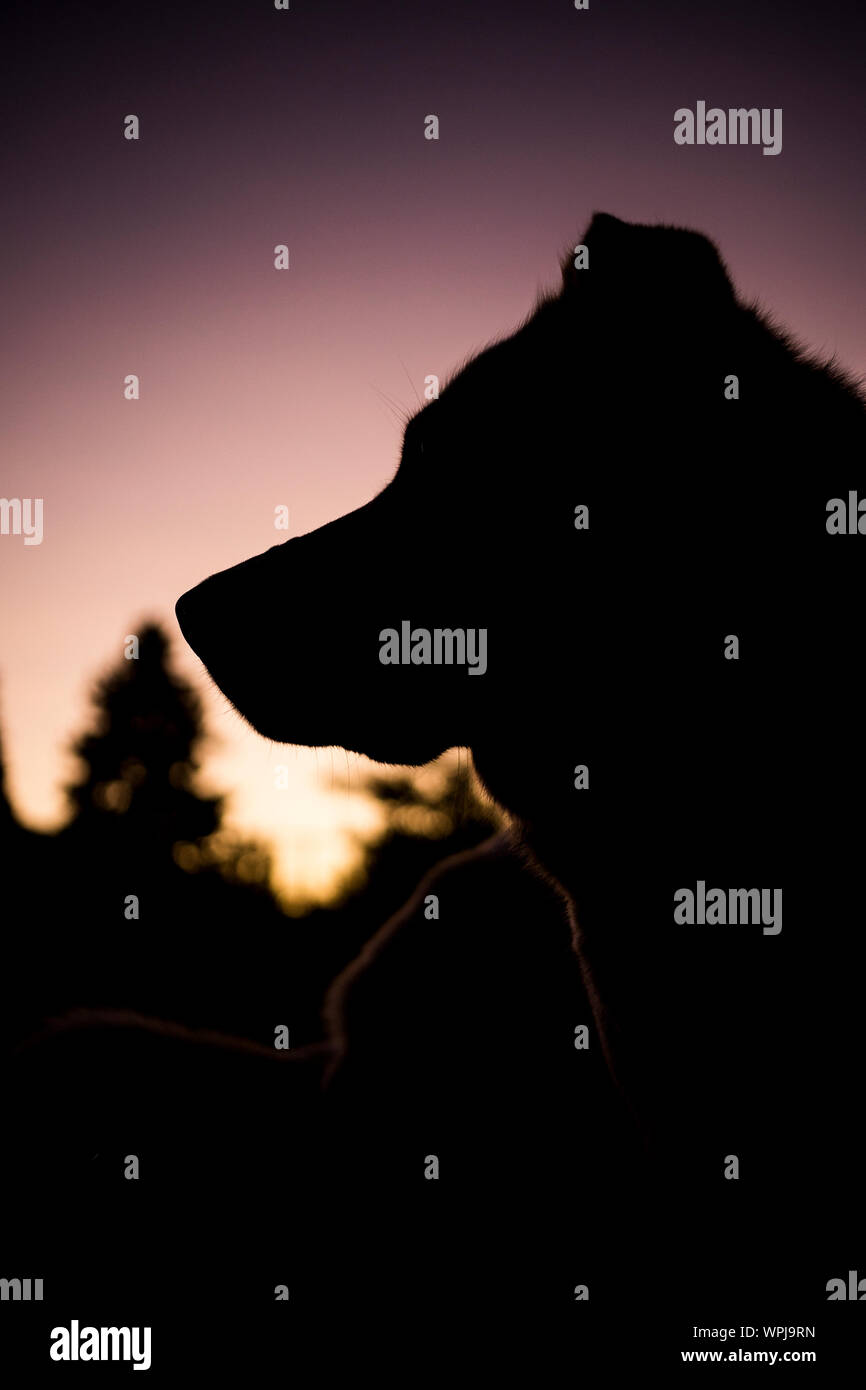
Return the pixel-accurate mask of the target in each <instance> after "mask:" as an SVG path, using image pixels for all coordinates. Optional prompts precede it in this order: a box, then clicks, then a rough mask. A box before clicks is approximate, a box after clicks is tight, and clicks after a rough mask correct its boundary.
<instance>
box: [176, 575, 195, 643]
mask: <svg viewBox="0 0 866 1390" xmlns="http://www.w3.org/2000/svg"><path fill="white" fill-rule="evenodd" d="M194 592H195V591H194V590H193V589H188V590H187V592H186V593H185V594H181V596H180V598H179V599H178V601H177V603H176V604H175V605H174V616H175V617H176V618H177V624H178V627H179V628H180V630H181V632H182V633H183V635H184V637H185V638H186V640H187V642H189V644H190V646H192V639H191V637H190V632H191V629H192V618H193V608H194V606H195V605H194V602H193V597H192V596H193V593H194Z"/></svg>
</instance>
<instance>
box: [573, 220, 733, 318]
mask: <svg viewBox="0 0 866 1390" xmlns="http://www.w3.org/2000/svg"><path fill="white" fill-rule="evenodd" d="M562 281H563V295H564V296H568V295H569V294H572V293H576V292H580V293H581V295H582V296H587V297H588V296H594V297H595V298H599V297H601V296H603V297H604V300H605V301H607V302H611V303H613V302H615V301H616V300H617V299H619V300H621V301H622V302H623V303H626V302H635V301H639V300H643V301H645V302H649V301H656V302H657V303H658V304H659V305H660V306H661V307H663V308H665V309H669V310H671V311H674V312H678V311H686V312H688V313H690V314H694V313H703V312H706V311H708V310H712V308H713V307H714V306H715V307H717V308H721V307H730V306H732V305H733V304H734V302H735V294H734V288H733V286H732V284H731V281H730V279H729V278H728V274H727V271H726V269H725V266H724V264H723V262H722V259H721V257H720V255H719V253H718V251H717V250H716V247H715V246H714V245H713V243H712V242H711V241H710V240H709V238H708V237H705V236H702V235H701V233H700V232H692V231H687V230H685V229H683V228H681V227H670V226H666V225H664V224H660V225H658V226H643V225H641V224H639V223H633V222H623V221H622V220H621V219H620V218H619V217H613V216H611V214H610V213H606V212H597V213H596V214H595V215H594V216H593V218H592V221H591V222H590V224H589V227H588V228H587V230H586V232H585V233H584V236H583V240H582V241H580V242H578V243H577V244H576V245H575V247H574V248H573V250H571V251H570V252H569V253H568V255H567V256H565V258H564V259H563V262H562Z"/></svg>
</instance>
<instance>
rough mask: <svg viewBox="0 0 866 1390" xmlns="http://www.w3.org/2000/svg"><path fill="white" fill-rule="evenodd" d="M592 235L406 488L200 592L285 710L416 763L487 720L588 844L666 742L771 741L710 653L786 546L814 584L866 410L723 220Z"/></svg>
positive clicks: (235, 690)
mask: <svg viewBox="0 0 866 1390" xmlns="http://www.w3.org/2000/svg"><path fill="white" fill-rule="evenodd" d="M581 245H582V247H583V248H584V249H583V250H579V249H578V248H577V247H576V248H575V249H574V251H573V252H572V251H570V252H569V254H568V256H567V257H566V258H565V261H564V264H563V270H562V282H561V285H560V288H559V291H558V293H557V294H555V295H547V296H545V297H543V298H541V300H540V301H539V302H538V304H537V305H536V307H535V310H534V312H533V313H532V314H531V316H530V317H529V318H528V319H527V321H526V322H525V323H524V324H523V325H522V326H521V327H519V328H518V330H517V331H516V332H515V333H514V334H513V335H512V336H511V337H508V338H506V339H505V340H503V341H499V342H496V343H495V344H494V345H493V346H491V347H488V348H487V349H486V350H485V351H483V352H482V353H481V354H480V355H479V356H477V357H476V358H475V359H474V360H472V361H470V362H469V363H468V365H466V366H465V367H464V368H463V369H462V370H461V371H460V372H459V373H458V374H457V375H456V376H454V377H453V379H451V380H450V381H448V382H447V383H446V385H445V386H444V388H443V389H442V391H441V394H440V396H439V398H438V399H437V400H435V401H431V402H430V403H429V404H427V405H426V406H425V407H424V408H423V409H422V410H421V411H420V412H419V413H418V414H417V415H416V416H415V417H414V418H413V419H412V420H411V421H410V422H409V424H408V426H407V427H406V431H405V437H404V440H403V449H402V457H401V460H400V464H399V467H398V469H397V472H396V474H395V476H394V478H393V479H392V481H391V482H390V483H389V484H388V485H387V486H386V487H385V489H384V490H383V491H382V492H381V493H380V494H379V495H378V496H377V497H375V498H374V499H373V500H372V501H370V502H368V503H367V504H366V505H365V506H362V507H360V508H359V509H358V510H357V511H355V512H352V513H351V514H350V515H347V516H344V517H342V518H341V519H339V520H337V521H334V522H331V523H330V524H328V525H326V526H323V527H321V528H319V529H318V530H316V531H314V532H311V533H310V534H307V535H304V536H298V537H295V538H293V539H291V540H288V541H286V542H285V543H284V544H282V545H277V546H274V547H272V548H271V549H270V550H268V551H266V552H265V553H264V554H262V555H259V556H256V557H255V558H253V559H249V560H246V561H244V562H243V563H242V564H239V565H236V566H234V567H233V568H231V569H228V570H225V571H223V572H221V573H219V574H215V575H214V576H212V577H211V578H209V579H206V580H205V581H204V582H203V583H201V584H199V585H198V586H197V587H196V588H194V589H192V590H191V591H190V592H189V593H187V594H185V595H184V596H183V597H182V598H181V599H180V600H179V602H178V604H177V616H178V621H179V623H180V626H181V629H182V631H183V633H184V636H185V637H186V639H187V640H188V642H189V643H190V645H191V646H192V647H193V649H194V650H195V651H196V652H197V654H198V655H199V656H200V657H201V659H202V661H203V662H204V664H205V666H206V667H207V669H208V671H209V673H210V675H211V676H212V677H213V679H214V681H215V682H216V684H217V685H218V686H219V687H220V689H221V690H222V691H223V692H224V693H225V695H226V696H227V697H228V698H229V700H231V702H232V703H233V704H234V705H235V706H236V707H237V709H238V710H239V711H240V713H241V714H242V715H243V716H245V718H246V719H247V720H248V721H249V722H250V723H251V724H252V725H253V727H254V728H255V729H257V730H258V731H259V732H260V733H262V734H263V735H265V736H267V737H269V738H271V739H274V740H276V741H278V742H292V743H296V744H306V745H309V746H320V745H333V744H336V745H341V746H343V747H346V748H348V749H351V750H354V751H357V752H361V753H365V754H367V755H368V756H370V757H371V758H373V759H375V760H378V761H382V762H391V763H404V764H416V765H417V764H421V763H424V762H426V761H428V760H429V759H432V758H434V757H436V756H437V755H438V754H440V753H441V752H442V751H443V750H445V749H446V748H448V747H450V746H453V745H462V746H469V747H471V748H472V750H473V753H474V756H475V762H476V766H477V767H478V770H479V772H480V774H481V776H482V779H483V780H484V781H485V782H486V783H487V785H488V787H489V788H490V790H491V792H492V793H493V795H494V796H496V797H497V799H499V800H500V801H502V802H503V803H504V804H505V805H506V806H507V807H509V809H511V810H512V811H513V812H514V813H516V814H517V815H518V816H519V817H520V818H521V819H522V820H523V821H524V822H525V823H526V825H527V826H528V827H533V826H534V827H535V828H536V829H539V828H541V829H542V830H543V828H544V827H547V829H548V831H549V832H550V834H551V835H552V836H553V837H555V838H557V839H562V838H563V832H565V836H564V838H565V847H564V848H565V857H568V855H569V854H570V850H569V849H568V846H570V845H571V844H572V835H573V832H574V830H575V829H579V830H580V831H581V833H584V832H585V833H586V834H590V833H593V834H594V830H592V828H593V827H599V828H600V829H599V834H601V835H603V836H604V835H610V834H617V835H619V836H620V837H621V835H622V832H623V825H624V821H625V820H628V821H629V823H630V824H631V825H632V826H633V827H634V828H635V829H636V828H637V827H638V826H639V825H640V824H641V823H643V824H645V823H646V818H647V817H648V816H649V817H652V816H653V815H655V814H656V811H657V805H658V803H657V796H658V788H657V786H656V785H655V783H654V779H653V777H652V776H646V775H642V772H643V771H645V770H646V768H647V765H648V762H649V761H651V760H652V759H653V758H654V757H656V756H657V755H658V753H659V750H660V748H662V747H664V749H665V756H666V758H667V764H666V766H667V774H666V782H667V784H668V785H669V786H676V787H677V788H678V793H677V794H678V796H679V797H680V798H681V800H682V804H683V805H685V804H687V802H688V797H689V794H690V791H694V790H695V789H696V788H698V787H700V788H703V787H705V786H706V785H707V779H708V778H709V779H710V782H711V781H712V779H713V777H715V776H719V775H722V774H724V773H725V772H727V773H731V771H732V764H731V759H733V760H734V767H733V771H734V772H735V771H736V767H739V766H741V765H742V761H743V759H744V758H746V757H753V756H754V754H755V752H756V740H755V738H754V737H753V736H751V735H749V734H748V732H747V731H745V725H744V720H745V723H746V724H747V725H748V724H749V721H750V720H751V721H752V724H753V723H754V720H753V714H754V711H752V710H750V712H749V713H748V715H747V714H746V713H745V712H744V711H743V710H742V709H740V708H739V706H738V703H737V701H738V700H739V699H740V697H741V692H737V691H732V690H730V689H726V690H724V691H723V690H722V689H721V687H719V686H718V684H717V685H716V691H717V694H718V698H719V700H721V701H722V704H721V705H719V707H718V709H717V710H716V712H715V713H713V697H712V694H711V689H712V682H709V683H708V679H707V671H708V669H712V670H714V671H715V670H717V668H718V663H719V661H721V660H722V644H723V639H724V638H725V637H726V636H727V635H728V634H731V633H737V632H741V629H748V628H749V626H750V624H751V625H753V626H754V625H755V624H757V627H758V628H760V626H761V623H762V622H763V621H764V619H765V618H767V620H768V621H769V617H768V615H769V614H770V609H771V606H772V604H773V603H774V602H775V600H776V598H777V585H776V583H775V581H774V579H773V576H778V574H779V573H780V570H781V569H784V570H785V574H786V578H785V584H786V586H787V592H788V594H789V596H791V597H792V601H793V599H794V598H795V597H796V594H797V593H798V592H800V589H805V588H806V587H807V585H808V583H809V582H810V577H813V576H811V571H810V564H811V561H810V558H809V553H804V552H803V549H802V544H803V541H804V537H806V538H809V539H810V540H811V541H814V542H815V544H816V545H817V546H818V548H819V549H820V548H821V546H822V543H823V542H825V541H826V539H827V537H826V533H825V529H824V518H825V503H826V499H827V498H828V497H829V496H832V495H833V494H834V493H835V492H838V493H839V495H841V496H844V495H846V494H845V492H844V491H843V488H847V487H848V484H849V481H850V478H849V473H848V471H846V470H848V469H849V465H850V462H851V460H852V458H854V457H855V455H856V452H857V451H858V450H859V449H860V448H862V442H863V438H864V431H863V407H862V403H861V401H860V400H859V397H858V396H857V394H856V392H855V390H854V389H853V387H851V386H850V385H849V384H848V383H847V382H846V381H845V380H844V378H843V377H842V376H841V374H839V373H837V372H835V371H834V370H832V369H828V368H825V367H821V366H819V365H818V364H816V363H815V362H813V361H811V360H810V359H808V358H806V357H805V356H804V355H803V354H802V353H800V352H799V351H798V350H796V349H795V348H794V347H793V346H792V345H791V343H790V342H789V341H788V339H787V338H785V336H784V335H782V334H780V333H778V332H776V331H775V330H774V329H773V328H772V327H771V326H770V325H769V324H768V323H767V322H766V320H765V319H764V318H762V317H761V316H760V315H759V314H758V313H757V312H756V311H755V310H754V309H753V308H751V307H748V306H746V305H743V304H742V303H741V302H740V301H739V300H738V299H737V297H736V295H735V293H734V290H733V288H732V285H731V283H730V280H729V278H728V275H727V273H726V271H725V269H724V267H723V265H722V262H721V260H720V259H719V256H718V254H717V252H716V249H715V247H714V246H713V245H712V243H711V242H710V241H708V240H707V239H706V238H705V237H703V236H702V235H700V234H698V233H695V232H691V231H685V230H680V229H676V228H672V227H667V226H658V227H656V226H652V227H650V226H639V225H630V224H627V223H625V222H622V221H620V220H618V219H617V218H614V217H610V216H608V215H605V214H601V215H596V216H595V217H594V218H593V220H592V222H591V224H590V226H589V228H588V230H587V232H586V233H585V235H584V238H583V242H582V243H581ZM831 425H832V433H833V439H834V447H833V450H832V455H831V456H830V457H829V458H828V457H826V455H827V452H828V450H827V441H828V437H829V436H830V433H831ZM817 463H820V467H818V466H816V464H817ZM794 477H796V478H797V479H798V481H797V486H796V487H793V486H792V485H791V484H792V479H793V478H794ZM807 550H808V547H807ZM795 554H796V560H794V559H793V557H794V555H795ZM821 554H822V555H823V554H824V551H823V550H822V551H821ZM798 585H799V586H800V588H798ZM776 628H778V624H776ZM762 630H763V629H762ZM774 630H775V629H774ZM741 640H742V632H741ZM771 646H772V641H771ZM773 649H774V650H775V648H773ZM766 650H767V649H766V648H765V649H764V651H765V655H766ZM714 663H715V665H714ZM722 707H723V708H724V713H723V714H720V713H719V710H721V709H722ZM707 721H709V722H710V723H711V724H712V723H713V722H714V721H715V725H716V727H715V745H714V748H713V749H710V750H709V751H707V750H706V749H704V751H703V752H702V755H701V757H700V758H699V759H695V757H694V749H693V743H694V737H693V736H696V734H697V733H698V732H699V730H700V728H702V727H704V726H705V725H706V723H707ZM749 726H750V727H751V725H749ZM704 743H706V740H704ZM758 751H759V753H760V749H759V750H758ZM763 753H764V754H766V755H767V758H768V761H766V762H765V763H764V762H762V760H761V756H759V757H758V769H757V773H756V774H754V775H757V777H758V781H759V783H760V781H761V777H762V776H766V777H770V776H771V775H773V774H774V773H775V771H777V766H776V763H775V762H774V761H773V755H772V754H773V750H772V748H771V747H770V745H767V746H766V747H764V749H763ZM593 761H595V762H596V764H597V765H598V766H597V769H596V770H600V769H601V768H604V769H605V775H604V776H599V777H596V778H595V779H594V782H593V784H592V793H591V798H587V797H586V796H581V795H580V793H579V792H577V791H576V783H575V772H574V769H575V768H576V767H577V766H579V765H589V764H590V763H592V762H593ZM762 768H763V769H764V771H763V773H762ZM590 799H591V808H592V815H591V817H590V818H589V819H587V817H588V811H589V802H590ZM687 830H688V825H687V824H685V825H684V833H686V832H687ZM542 838H543V836H542ZM551 852H553V850H552V851H551ZM560 857H562V856H560ZM561 869H562V865H561V864H560V865H558V867H557V871H558V872H560V871H561Z"/></svg>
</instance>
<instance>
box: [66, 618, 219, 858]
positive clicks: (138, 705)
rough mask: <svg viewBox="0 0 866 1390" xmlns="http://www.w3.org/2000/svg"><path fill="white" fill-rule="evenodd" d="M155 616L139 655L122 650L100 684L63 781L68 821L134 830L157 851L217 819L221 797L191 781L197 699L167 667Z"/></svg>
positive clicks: (201, 834)
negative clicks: (79, 770)
mask: <svg viewBox="0 0 866 1390" xmlns="http://www.w3.org/2000/svg"><path fill="white" fill-rule="evenodd" d="M168 658H169V644H168V639H167V637H166V635H165V633H164V632H163V631H162V630H161V628H159V627H158V626H157V625H156V624H155V623H148V624H147V625H146V626H145V627H144V628H143V629H142V630H141V632H140V634H139V642H138V655H137V658H134V659H129V660H127V659H126V657H122V658H121V660H120V661H119V663H118V665H117V666H116V667H115V669H114V670H113V671H111V672H110V673H109V674H108V675H107V676H105V677H103V678H102V679H101V680H100V681H99V682H98V684H97V686H96V690H95V692H94V705H95V714H96V722H95V728H94V729H92V730H91V731H90V732H88V733H86V734H84V735H83V736H82V737H81V738H79V739H78V740H77V742H76V743H75V745H74V752H75V753H76V755H77V756H78V757H79V758H81V759H82V761H83V762H84V764H85V767H84V771H83V775H82V776H81V777H80V778H79V780H78V781H76V782H74V783H73V784H72V785H71V786H70V787H68V789H67V794H68V796H69V800H70V802H71V805H72V809H73V825H74V826H75V827H77V828H78V830H79V831H80V832H81V833H84V834H88V835H90V834H100V833H104V834H107V835H109V836H110V837H112V838H113V839H115V840H116V839H117V838H118V832H122V833H123V835H124V836H126V837H134V839H135V842H136V844H137V845H138V847H139V849H141V848H143V847H144V846H146V847H148V849H149V851H150V852H151V853H152V854H153V855H154V856H162V855H167V856H169V857H170V855H171V851H172V847H173V846H174V845H175V844H176V843H177V842H178V841H192V842H196V841H199V840H202V839H204V838H206V837H207V836H208V835H211V834H212V833H213V832H214V831H215V830H216V829H217V827H218V825H219V820H220V812H221V805H222V798H220V797H208V796H203V795H201V794H200V793H199V792H198V791H196V790H195V789H194V787H193V782H194V779H195V774H196V773H197V771H198V762H197V759H196V750H197V746H198V744H199V743H200V741H201V739H202V737H203V732H204V731H203V726H202V717H201V704H200V701H199V699H198V696H197V695H196V694H195V692H194V691H193V690H192V688H191V687H190V686H189V685H188V684H187V683H186V682H185V681H184V680H182V679H180V678H179V677H178V676H176V675H175V674H174V673H173V672H172V671H171V669H170V667H169V659H168Z"/></svg>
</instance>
